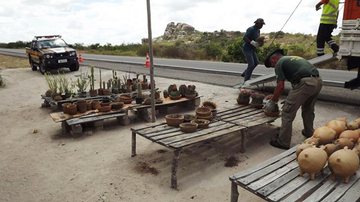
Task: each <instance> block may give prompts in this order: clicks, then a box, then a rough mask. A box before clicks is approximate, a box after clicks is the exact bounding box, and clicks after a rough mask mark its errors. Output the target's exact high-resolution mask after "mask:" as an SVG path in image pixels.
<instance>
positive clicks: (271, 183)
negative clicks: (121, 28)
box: [230, 146, 360, 202]
mask: <svg viewBox="0 0 360 202" xmlns="http://www.w3.org/2000/svg"><path fill="white" fill-rule="evenodd" d="M295 152H296V146H295V147H292V148H291V149H289V150H287V151H285V152H283V153H281V154H279V155H277V156H275V157H273V158H271V159H269V160H267V161H265V162H263V163H261V164H259V165H257V166H255V167H252V168H250V169H248V170H245V171H242V172H240V173H238V174H235V175H233V176H231V177H230V181H231V201H232V202H236V201H238V196H239V192H238V186H241V187H242V188H244V189H246V190H248V191H250V192H251V193H254V194H256V195H258V196H259V197H261V198H263V199H265V200H267V201H289V202H292V201H306V202H312V201H324V202H331V201H339V202H340V201H341V202H350V201H360V171H358V172H357V173H356V175H354V176H352V177H351V178H350V181H349V183H347V184H345V183H343V181H342V180H340V179H335V180H334V179H332V177H331V172H330V170H329V168H328V167H326V168H325V169H324V171H323V173H322V174H319V175H318V176H316V178H315V180H310V179H309V175H308V174H305V175H304V176H303V177H302V176H299V174H300V170H299V165H298V163H297V161H296V154H295Z"/></svg>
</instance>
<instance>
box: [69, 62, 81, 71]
mask: <svg viewBox="0 0 360 202" xmlns="http://www.w3.org/2000/svg"><path fill="white" fill-rule="evenodd" d="M69 69H70V71H72V72H74V71H78V70H79V63H75V64H74V65H72V66H70V67H69Z"/></svg>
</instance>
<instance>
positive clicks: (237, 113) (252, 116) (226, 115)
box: [131, 106, 276, 189]
mask: <svg viewBox="0 0 360 202" xmlns="http://www.w3.org/2000/svg"><path fill="white" fill-rule="evenodd" d="M275 119H276V118H274V117H266V116H265V115H264V113H263V111H262V110H261V109H255V108H251V107H250V106H246V107H241V106H236V107H233V108H230V109H225V110H220V111H219V112H218V113H217V116H216V117H215V119H214V120H213V121H212V122H211V123H210V124H209V128H206V129H198V130H197V131H196V132H193V133H183V132H182V131H180V129H179V128H176V127H171V126H168V125H167V124H166V123H160V124H159V123H154V124H148V125H147V126H145V127H138V128H131V131H132V154H131V156H132V157H134V156H136V134H138V135H140V136H142V137H144V138H146V139H149V140H151V141H152V142H155V143H158V144H160V145H163V146H165V147H167V148H170V149H173V150H174V157H173V161H172V166H171V167H172V168H171V188H174V189H177V176H176V173H177V166H178V160H179V156H180V152H181V151H182V149H183V148H185V147H188V146H190V145H193V144H196V143H200V142H203V141H206V140H209V139H213V138H217V137H221V136H224V135H230V134H240V135H241V151H245V148H244V145H245V143H244V142H245V136H246V135H247V131H248V130H247V129H248V128H250V127H253V126H257V125H260V124H264V123H267V122H269V121H273V120H275Z"/></svg>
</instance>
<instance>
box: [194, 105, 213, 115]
mask: <svg viewBox="0 0 360 202" xmlns="http://www.w3.org/2000/svg"><path fill="white" fill-rule="evenodd" d="M196 115H197V116H201V117H208V116H211V109H210V108H208V107H198V108H197V109H196Z"/></svg>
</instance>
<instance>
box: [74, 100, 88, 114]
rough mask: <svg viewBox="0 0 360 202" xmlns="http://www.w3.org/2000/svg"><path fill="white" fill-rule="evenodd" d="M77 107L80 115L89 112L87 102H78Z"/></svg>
mask: <svg viewBox="0 0 360 202" xmlns="http://www.w3.org/2000/svg"><path fill="white" fill-rule="evenodd" d="M76 106H77V110H78V112H79V113H85V112H86V110H87V104H86V101H85V100H79V101H77V102H76Z"/></svg>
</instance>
